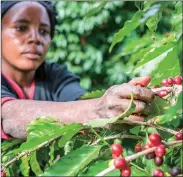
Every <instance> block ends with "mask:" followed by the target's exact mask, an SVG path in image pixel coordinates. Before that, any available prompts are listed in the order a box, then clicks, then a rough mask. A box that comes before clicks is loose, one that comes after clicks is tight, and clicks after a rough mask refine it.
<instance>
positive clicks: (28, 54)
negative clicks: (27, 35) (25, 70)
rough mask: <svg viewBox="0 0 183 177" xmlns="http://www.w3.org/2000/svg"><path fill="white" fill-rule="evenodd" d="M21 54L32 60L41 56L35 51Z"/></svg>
mask: <svg viewBox="0 0 183 177" xmlns="http://www.w3.org/2000/svg"><path fill="white" fill-rule="evenodd" d="M23 55H24V56H25V57H26V58H29V59H32V60H37V59H40V58H41V56H40V55H39V54H37V53H23Z"/></svg>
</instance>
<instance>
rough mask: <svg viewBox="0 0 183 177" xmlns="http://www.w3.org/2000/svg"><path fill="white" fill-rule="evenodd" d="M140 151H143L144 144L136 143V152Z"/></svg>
mask: <svg viewBox="0 0 183 177" xmlns="http://www.w3.org/2000/svg"><path fill="white" fill-rule="evenodd" d="M140 151H142V144H141V143H138V144H136V145H135V152H140Z"/></svg>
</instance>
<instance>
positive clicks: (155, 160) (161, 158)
mask: <svg viewBox="0 0 183 177" xmlns="http://www.w3.org/2000/svg"><path fill="white" fill-rule="evenodd" d="M154 163H155V164H156V165H157V166H161V165H162V164H163V157H155V158H154Z"/></svg>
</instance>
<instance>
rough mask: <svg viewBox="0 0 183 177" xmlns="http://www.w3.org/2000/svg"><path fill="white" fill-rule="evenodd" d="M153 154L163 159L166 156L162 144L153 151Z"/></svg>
mask: <svg viewBox="0 0 183 177" xmlns="http://www.w3.org/2000/svg"><path fill="white" fill-rule="evenodd" d="M155 154H156V156H158V157H163V156H164V155H165V154H166V147H165V146H164V145H163V144H161V145H159V146H157V147H156V149H155Z"/></svg>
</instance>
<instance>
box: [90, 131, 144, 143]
mask: <svg viewBox="0 0 183 177" xmlns="http://www.w3.org/2000/svg"><path fill="white" fill-rule="evenodd" d="M116 138H120V139H124V138H129V139H137V140H139V139H142V137H141V136H135V135H125V134H121V133H119V134H116V135H111V136H106V137H104V140H110V139H116ZM100 141H101V139H97V140H96V141H94V142H93V143H92V145H96V144H98V143H99V142H100Z"/></svg>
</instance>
